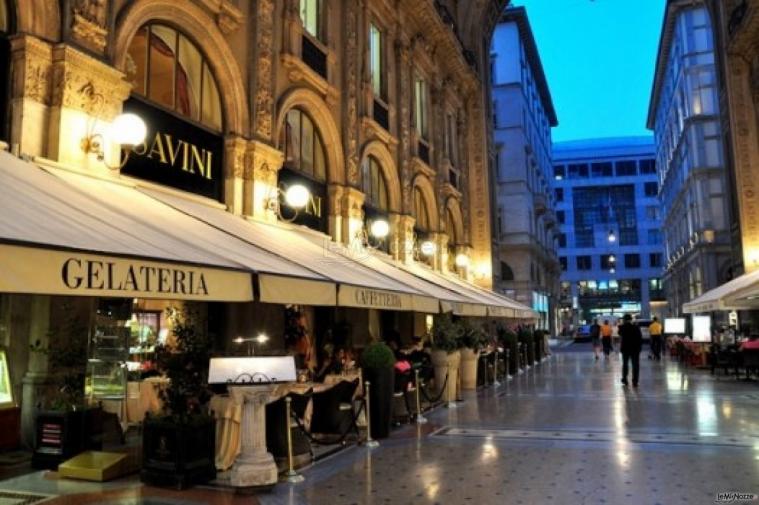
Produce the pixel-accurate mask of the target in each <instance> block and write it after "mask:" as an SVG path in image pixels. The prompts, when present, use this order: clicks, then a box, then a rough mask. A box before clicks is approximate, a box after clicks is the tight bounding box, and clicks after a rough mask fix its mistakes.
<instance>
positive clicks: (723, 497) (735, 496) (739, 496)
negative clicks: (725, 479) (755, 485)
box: [714, 491, 759, 503]
mask: <svg viewBox="0 0 759 505" xmlns="http://www.w3.org/2000/svg"><path fill="white" fill-rule="evenodd" d="M757 500H759V495H756V494H754V493H737V492H734V491H733V492H730V493H717V499H716V500H714V501H715V502H717V503H735V502H748V501H757Z"/></svg>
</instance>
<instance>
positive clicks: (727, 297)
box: [683, 270, 759, 314]
mask: <svg viewBox="0 0 759 505" xmlns="http://www.w3.org/2000/svg"><path fill="white" fill-rule="evenodd" d="M744 309H745V310H748V309H759V270H754V271H753V272H749V273H747V274H743V275H741V276H740V277H736V278H735V279H733V280H731V281H728V282H726V283H725V284H722V285H721V286H718V287H716V288H714V289H711V290H709V291H707V292H706V293H704V294H703V295H701V296H699V297H698V298H695V299H694V300H691V301H690V302H688V303H685V304H683V312H685V313H686V314H697V313H700V312H713V311H717V310H744Z"/></svg>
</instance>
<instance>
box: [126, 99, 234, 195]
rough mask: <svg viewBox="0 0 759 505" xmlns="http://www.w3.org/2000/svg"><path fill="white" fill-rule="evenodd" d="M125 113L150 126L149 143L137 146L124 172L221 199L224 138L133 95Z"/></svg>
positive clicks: (127, 103) (148, 129)
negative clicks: (135, 116) (133, 115)
mask: <svg viewBox="0 0 759 505" xmlns="http://www.w3.org/2000/svg"><path fill="white" fill-rule="evenodd" d="M124 111H125V112H133V113H135V114H137V115H139V116H140V117H141V118H142V119H143V120H144V121H145V124H146V126H147V133H146V135H145V142H143V143H142V144H140V145H137V146H135V147H134V149H133V150H132V152H131V153H130V155H129V159H128V161H127V163H126V165H125V166H124V168H122V169H121V173H123V174H125V175H130V176H133V177H139V178H140V179H145V180H148V181H152V182H156V183H158V184H163V185H166V186H172V187H175V188H177V189H181V190H183V191H189V192H192V193H196V194H199V195H203V196H207V197H209V198H213V199H215V200H220V199H221V196H222V189H223V180H224V174H223V161H224V159H223V156H224V139H223V138H222V137H221V136H220V135H215V134H213V133H211V132H209V131H208V130H205V129H203V128H200V127H198V126H195V125H193V124H191V123H189V122H188V121H184V120H182V119H180V118H178V117H177V116H175V115H173V114H170V113H168V112H165V111H163V110H161V109H159V108H157V107H154V106H152V105H149V104H147V103H145V102H143V101H141V100H140V99H138V98H135V97H132V98H130V99H129V100H127V102H126V103H125V104H124Z"/></svg>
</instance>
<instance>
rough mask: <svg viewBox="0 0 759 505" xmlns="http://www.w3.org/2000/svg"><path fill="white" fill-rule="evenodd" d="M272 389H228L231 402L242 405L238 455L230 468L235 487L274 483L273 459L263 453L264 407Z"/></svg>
mask: <svg viewBox="0 0 759 505" xmlns="http://www.w3.org/2000/svg"><path fill="white" fill-rule="evenodd" d="M274 389H275V386H273V385H269V384H259V385H255V386H232V387H230V388H229V391H230V394H231V396H232V399H233V400H234V401H235V402H236V403H237V404H238V405H239V404H242V420H241V422H240V437H241V443H240V455H239V456H237V459H236V460H235V464H234V465H233V466H232V470H231V474H230V483H231V484H232V486H235V487H252V486H267V485H271V484H276V482H277V465H276V463H274V456H272V454H271V453H270V452H268V451H267V450H266V404H267V403H269V402H270V401H272V399H273V393H274Z"/></svg>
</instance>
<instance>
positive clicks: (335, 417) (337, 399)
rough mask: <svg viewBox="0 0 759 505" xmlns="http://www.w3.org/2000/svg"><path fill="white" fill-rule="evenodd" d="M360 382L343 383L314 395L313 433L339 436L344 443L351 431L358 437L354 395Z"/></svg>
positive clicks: (356, 380)
mask: <svg viewBox="0 0 759 505" xmlns="http://www.w3.org/2000/svg"><path fill="white" fill-rule="evenodd" d="M358 383H359V380H358V379H354V380H353V381H351V382H348V381H341V382H339V383H337V384H335V385H334V386H332V387H331V388H329V389H327V390H326V391H321V392H318V393H314V394H313V412H312V414H311V433H313V434H317V433H318V434H320V435H338V436H339V437H340V439H339V441H340V442H342V441H343V440H344V438H345V436H346V435H347V434H348V432H349V431H351V430H353V431H354V432H355V433H356V435H358V426H356V419H355V415H354V413H353V395H354V393H355V392H356V388H357V387H358Z"/></svg>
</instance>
